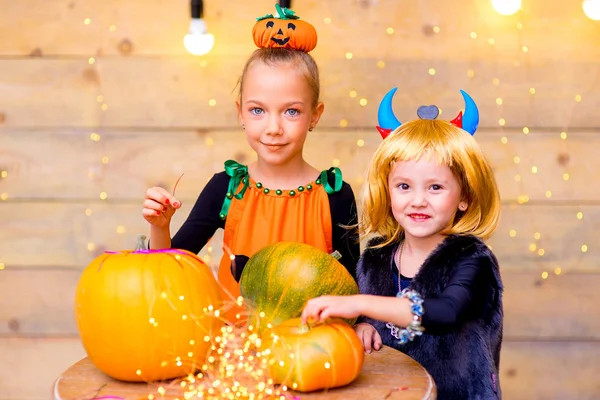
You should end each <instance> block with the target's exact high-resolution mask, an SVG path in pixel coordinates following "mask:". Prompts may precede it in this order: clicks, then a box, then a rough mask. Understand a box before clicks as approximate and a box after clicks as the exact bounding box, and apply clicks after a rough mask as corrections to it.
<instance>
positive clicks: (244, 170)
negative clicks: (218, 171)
mask: <svg viewBox="0 0 600 400" xmlns="http://www.w3.org/2000/svg"><path fill="white" fill-rule="evenodd" d="M225 173H226V174H227V175H228V176H229V177H230V179H229V186H228V187H227V194H226V195H225V200H224V201H223V207H221V212H220V213H219V217H220V218H221V219H225V217H227V213H228V212H229V207H230V206H231V200H232V199H233V198H234V197H235V198H236V199H238V200H241V199H242V198H243V197H244V193H246V189H248V186H249V185H250V182H249V179H248V167H247V166H245V165H242V164H240V163H237V162H235V161H233V160H227V161H225ZM240 183H243V184H244V185H243V186H242V187H241V188H240V190H239V191H238V192H237V193H235V190H236V189H237V188H238V187H239V186H240Z"/></svg>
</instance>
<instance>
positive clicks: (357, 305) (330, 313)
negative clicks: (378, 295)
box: [301, 295, 362, 323]
mask: <svg viewBox="0 0 600 400" xmlns="http://www.w3.org/2000/svg"><path fill="white" fill-rule="evenodd" d="M361 306H362V302H361V296H360V295H353V296H321V297H316V298H314V299H310V300H309V301H308V302H306V306H304V310H302V317H301V318H302V323H306V322H307V321H308V320H311V321H316V322H324V321H325V320H326V319H327V318H330V317H340V318H356V317H358V316H360V315H361V310H362V309H361Z"/></svg>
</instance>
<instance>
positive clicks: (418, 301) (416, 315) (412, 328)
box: [385, 288, 425, 344]
mask: <svg viewBox="0 0 600 400" xmlns="http://www.w3.org/2000/svg"><path fill="white" fill-rule="evenodd" d="M397 297H400V298H404V299H408V300H409V301H410V311H411V313H412V315H413V319H412V321H410V324H408V326H407V327H406V328H399V327H397V326H396V325H394V324H392V323H391V322H388V323H387V324H385V326H386V327H387V328H389V329H390V331H391V334H392V336H393V337H395V338H396V339H398V342H399V343H400V344H406V343H408V342H409V341H410V342H412V341H413V340H415V337H417V336H421V335H422V334H423V331H424V330H425V329H424V328H423V327H422V326H421V317H423V313H424V312H425V310H423V298H422V297H421V295H420V294H419V293H417V292H415V291H414V290H411V289H408V288H406V289H404V290H403V291H402V292H400V293H398V295H397Z"/></svg>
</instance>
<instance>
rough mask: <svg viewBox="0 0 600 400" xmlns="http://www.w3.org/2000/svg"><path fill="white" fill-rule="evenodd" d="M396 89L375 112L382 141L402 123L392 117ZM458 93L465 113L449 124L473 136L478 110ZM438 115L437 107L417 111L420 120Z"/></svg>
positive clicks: (386, 96) (469, 98)
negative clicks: (462, 100)
mask: <svg viewBox="0 0 600 400" xmlns="http://www.w3.org/2000/svg"><path fill="white" fill-rule="evenodd" d="M397 89H398V88H393V89H392V90H390V91H389V92H387V94H386V95H385V96H384V97H383V99H382V100H381V103H379V110H378V111H377V121H378V124H379V125H378V126H377V130H378V131H379V134H380V135H381V137H382V138H383V139H385V138H386V137H387V136H388V135H389V134H390V133H391V132H392V131H393V130H394V129H396V128H398V127H399V126H400V125H402V123H401V122H400V121H398V118H396V116H395V115H394V110H393V109H392V99H393V98H394V94H395V93H396V90H397ZM460 93H461V94H462V96H463V99H464V101H465V113H464V115H463V112H462V111H460V112H459V113H458V115H457V116H456V118H454V119H453V120H452V121H450V123H451V124H452V125H454V126H457V127H459V128H461V129H464V130H465V131H467V132H469V133H470V134H471V135H474V134H475V131H476V130H477V127H478V126H479V110H478V109H477V104H475V102H474V101H473V99H472V98H471V96H469V95H468V94H467V93H466V92H465V91H463V90H461V91H460ZM439 113H440V110H439V108H437V106H421V107H419V109H418V110H417V115H418V116H419V118H421V119H436V118H437V117H438V115H439Z"/></svg>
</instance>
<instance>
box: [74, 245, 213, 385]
mask: <svg viewBox="0 0 600 400" xmlns="http://www.w3.org/2000/svg"><path fill="white" fill-rule="evenodd" d="M141 248H142V246H138V249H136V250H135V251H119V252H109V253H105V254H103V255H100V256H98V257H97V258H96V259H94V260H93V261H92V262H91V263H90V264H89V265H88V267H87V268H86V269H85V270H84V271H83V274H82V275H81V277H80V279H79V283H78V285H77V290H76V294H75V318H76V320H77V327H78V329H79V334H80V336H81V341H82V343H83V346H84V348H85V350H86V352H87V354H88V357H89V358H90V359H91V361H92V362H93V363H94V364H95V365H96V367H98V369H100V370H101V371H102V372H104V373H106V374H107V375H109V376H111V377H113V378H115V379H120V380H123V381H138V382H150V381H155V380H162V379H170V378H175V377H180V376H185V375H187V374H188V373H190V372H193V371H194V368H195V367H198V366H199V365H202V364H203V363H204V362H205V358H206V355H207V352H208V351H209V349H210V346H211V344H212V337H216V336H217V335H219V333H220V328H221V327H222V326H223V323H222V321H221V319H220V318H218V316H219V312H218V311H216V308H215V307H216V306H218V304H219V303H220V301H221V299H220V292H219V287H218V285H217V282H216V280H215V278H214V276H213V273H212V271H211V270H210V268H209V267H208V266H206V264H204V263H203V262H202V261H201V260H200V259H199V258H198V257H197V256H196V255H194V254H192V253H190V252H187V251H184V250H175V249H170V250H141ZM215 311H216V312H215ZM215 314H216V315H215Z"/></svg>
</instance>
